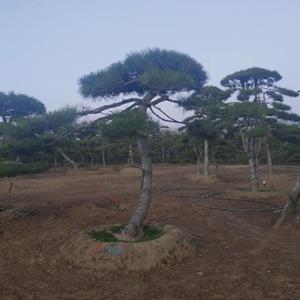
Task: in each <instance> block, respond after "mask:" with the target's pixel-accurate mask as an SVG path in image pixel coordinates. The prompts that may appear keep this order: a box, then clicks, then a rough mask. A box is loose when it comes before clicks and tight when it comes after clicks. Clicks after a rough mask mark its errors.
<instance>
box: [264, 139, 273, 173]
mask: <svg viewBox="0 0 300 300" xmlns="http://www.w3.org/2000/svg"><path fill="white" fill-rule="evenodd" d="M266 150H267V159H268V169H269V175H272V174H273V162H272V154H271V150H270V146H269V143H266Z"/></svg>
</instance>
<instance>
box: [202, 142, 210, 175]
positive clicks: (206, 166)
mask: <svg viewBox="0 0 300 300" xmlns="http://www.w3.org/2000/svg"><path fill="white" fill-rule="evenodd" d="M203 175H204V176H206V177H207V176H208V175H209V157H208V140H207V139H205V140H204V166H203Z"/></svg>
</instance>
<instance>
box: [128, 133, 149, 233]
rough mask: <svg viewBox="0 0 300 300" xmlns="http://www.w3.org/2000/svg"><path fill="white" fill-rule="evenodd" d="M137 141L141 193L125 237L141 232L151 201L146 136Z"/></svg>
mask: <svg viewBox="0 0 300 300" xmlns="http://www.w3.org/2000/svg"><path fill="white" fill-rule="evenodd" d="M137 143H138V149H139V152H140V154H141V161H142V170H143V176H142V184H141V194H140V200H139V203H138V206H137V208H136V211H135V213H134V214H133V216H132V217H131V219H130V221H129V223H128V225H127V226H126V227H125V228H124V231H123V236H125V237H126V239H128V238H129V239H130V238H134V237H137V236H139V235H140V234H141V233H142V230H143V229H142V225H143V222H144V220H145V219H146V217H147V213H148V210H149V206H150V202H151V189H152V162H151V158H150V155H149V145H148V140H147V137H145V136H144V137H139V138H138V139H137Z"/></svg>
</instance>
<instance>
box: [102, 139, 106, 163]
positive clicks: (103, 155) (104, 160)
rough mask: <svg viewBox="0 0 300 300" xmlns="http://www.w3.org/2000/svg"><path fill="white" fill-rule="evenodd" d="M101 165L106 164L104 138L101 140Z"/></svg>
mask: <svg viewBox="0 0 300 300" xmlns="http://www.w3.org/2000/svg"><path fill="white" fill-rule="evenodd" d="M102 165H103V167H105V166H106V159H105V148H104V140H103V141H102Z"/></svg>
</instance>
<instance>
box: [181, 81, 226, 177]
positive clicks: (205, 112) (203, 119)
mask: <svg viewBox="0 0 300 300" xmlns="http://www.w3.org/2000/svg"><path fill="white" fill-rule="evenodd" d="M229 96H230V91H223V90H221V89H219V88H218V87H215V86H206V87H204V88H202V89H200V90H199V91H196V92H194V93H193V94H192V95H191V96H190V97H188V98H187V99H184V100H183V101H181V102H180V105H181V106H182V107H184V109H185V110H187V111H193V112H194V115H193V116H191V117H189V118H187V119H186V120H185V121H186V122H187V132H188V133H189V134H190V135H191V136H192V137H193V138H194V139H196V140H203V143H204V151H201V150H200V151H199V149H195V152H196V153H197V172H199V169H200V168H199V159H200V157H199V156H200V153H201V152H203V153H204V155H203V157H204V163H203V175H204V176H208V175H209V143H210V142H212V141H214V140H215V139H216V138H217V136H218V135H219V134H220V133H221V127H222V122H223V120H222V119H223V116H222V114H223V110H224V106H225V104H224V102H225V101H226V100H227V99H228V98H229Z"/></svg>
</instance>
